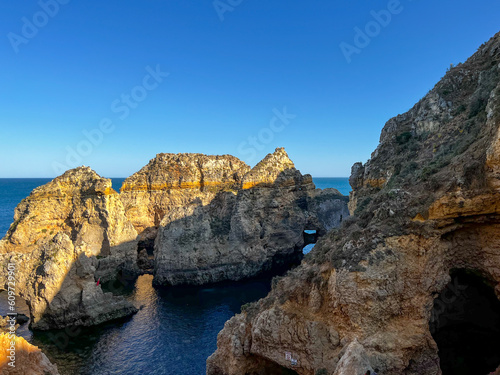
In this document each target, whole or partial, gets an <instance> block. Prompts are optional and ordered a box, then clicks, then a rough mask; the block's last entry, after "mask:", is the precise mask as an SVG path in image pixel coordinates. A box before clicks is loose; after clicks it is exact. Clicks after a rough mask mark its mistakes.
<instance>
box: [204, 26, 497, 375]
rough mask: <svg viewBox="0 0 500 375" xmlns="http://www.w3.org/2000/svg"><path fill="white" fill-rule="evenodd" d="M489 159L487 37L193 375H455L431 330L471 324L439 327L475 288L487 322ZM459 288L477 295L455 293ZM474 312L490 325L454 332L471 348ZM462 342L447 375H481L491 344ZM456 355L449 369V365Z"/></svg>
mask: <svg viewBox="0 0 500 375" xmlns="http://www.w3.org/2000/svg"><path fill="white" fill-rule="evenodd" d="M499 161H500V34H497V35H496V36H495V37H493V38H492V39H491V40H490V41H489V42H488V43H486V44H484V45H483V46H481V47H480V48H479V50H478V51H477V53H476V54H474V55H473V56H472V57H471V58H470V59H468V60H467V61H466V62H465V63H463V64H459V65H457V66H455V67H453V68H451V69H450V70H449V71H448V72H447V73H446V75H445V76H444V77H443V79H442V80H441V81H440V82H439V83H438V84H437V85H436V86H435V87H434V88H433V89H432V90H431V91H430V92H429V93H428V94H427V95H426V96H425V97H424V98H423V99H422V100H421V101H420V102H418V103H417V104H416V105H415V106H414V107H413V108H412V109H411V110H410V111H408V112H407V113H405V114H402V115H399V116H397V117H395V118H393V119H391V120H389V121H388V122H387V124H386V125H385V127H384V128H383V130H382V135H381V138H380V144H379V146H378V147H377V149H376V150H375V151H374V153H373V154H372V157H371V159H370V160H369V161H368V162H367V163H366V164H364V165H363V164H361V163H358V164H356V165H354V167H353V170H352V175H351V179H350V182H351V185H352V187H353V189H354V191H353V193H352V194H351V200H350V209H351V212H352V213H353V214H354V216H353V217H351V218H349V219H348V220H346V221H345V222H344V224H343V226H342V227H341V228H340V229H334V230H332V231H330V232H329V233H328V234H327V235H326V236H325V237H323V238H322V239H320V241H319V242H318V244H317V245H316V247H315V249H314V250H313V251H312V252H311V253H310V254H309V255H308V256H306V258H305V260H304V261H303V262H302V264H301V266H299V267H297V268H296V269H294V270H293V271H291V272H289V274H288V275H287V276H286V277H283V278H278V279H275V280H274V281H273V289H272V291H271V292H270V294H269V295H268V296H267V297H266V298H264V299H262V300H260V301H258V302H256V303H254V304H251V305H248V306H245V307H244V309H243V310H244V311H243V312H242V313H241V314H239V315H237V316H235V317H234V318H232V319H231V320H230V321H228V322H227V323H226V325H225V327H224V329H223V330H222V331H221V332H220V333H219V336H218V342H217V347H218V349H217V351H216V352H215V353H214V354H213V355H212V356H211V357H210V358H209V359H208V360H207V374H209V375H215V374H220V375H222V374H223V375H236V374H241V375H243V374H271V373H279V372H277V371H282V372H283V373H286V371H293V372H291V373H297V374H307V375H315V374H335V375H340V374H364V373H365V372H366V370H373V369H374V368H376V367H378V368H379V369H380V373H382V374H388V375H401V374H404V375H417V374H428V375H433V374H435V375H438V374H441V373H442V372H441V371H442V370H441V368H440V365H441V366H443V371H445V373H455V372H453V371H451V370H450V368H447V369H445V368H444V366H448V364H447V362H446V358H445V355H446V353H449V351H448V348H447V347H446V345H445V346H441V347H438V345H440V344H439V343H438V342H437V341H436V340H438V338H439V337H440V335H439V332H432V333H431V327H433V326H435V325H436V322H437V323H438V324H437V325H438V326H439V327H440V328H439V329H442V330H445V329H448V331H447V335H449V337H452V339H451V340H448V344H449V345H454V344H453V342H455V343H456V342H457V339H456V338H457V337H462V336H457V335H460V334H461V332H460V331H461V330H462V329H464V328H463V327H464V325H460V321H461V320H466V321H467V319H472V318H471V317H469V315H470V314H471V313H470V310H468V309H466V310H461V311H460V310H458V316H457V315H456V314H457V313H456V311H455V312H454V313H455V316H451V317H450V314H452V312H453V310H454V307H455V304H454V303H455V301H456V300H460V299H461V298H464V299H466V298H472V297H471V296H473V295H474V294H477V293H478V292H477V291H478V290H479V289H481V288H485V289H487V291H488V293H490V295H491V296H493V301H491V300H490V302H489V304H490V305H491V306H493V305H495V304H496V306H497V307H495V308H496V309H497V311H498V298H500V163H499ZM463 275H465V276H463ZM462 276H463V277H464V278H462ZM457 277H458V278H457ZM469 278H476V279H477V280H479V282H478V284H477V285H476V286H470V285H472V284H470V285H468V284H467V283H466V282H465V281H460V280H468V279H469ZM452 280H453V282H452V283H450V281H452ZM457 280H459V281H457ZM455 282H457V283H458V284H455ZM462 289H467V291H466V293H465V292H461V290H462ZM450 291H453V292H450ZM450 293H451V295H452V296H454V298H450V296H449V295H450ZM495 294H496V298H495ZM445 297H446V298H445ZM495 301H496V302H495ZM486 305H488V303H487V304H486ZM486 305H485V303H484V302H483V303H482V304H475V305H474V306H476V307H475V308H474V309H475V310H477V311H476V312H477V313H478V316H482V315H480V313H481V308H482V309H484V311H486V312H488V313H491V314H492V315H491V314H490V315H491V316H493V317H491V316H490V317H488V318H485V317H483V318H479V319H476V321H474V322H473V323H471V322H468V321H467V322H468V323H470V324H472V325H473V326H474V327H475V328H474V329H475V330H476V331H475V333H473V335H474V334H475V335H479V337H483V336H481V335H484V337H488V336H487V333H488V330H489V331H490V332H495V330H497V329H498V327H500V326H499V325H498V321H499V320H498V314H497V315H496V316H497V318H495V317H494V315H495V314H493V312H492V311H493V310H492V311H488V308H487V307H485V306H486ZM478 306H482V307H481V308H479V307H478ZM438 307H439V308H438ZM478 309H479V310H478ZM492 309H493V307H492ZM485 316H486V315H485ZM446 318H447V319H448V320H446ZM495 319H496V320H495ZM454 320H456V321H455V322H454ZM430 323H432V324H431V325H430ZM478 327H479V328H478ZM453 337H454V339H453ZM435 338H436V340H435ZM439 340H441V339H439ZM439 340H438V341H439ZM472 342H474V344H471V343H470V342H467V340H461V339H459V340H458V343H460V344H462V345H464V346H465V345H469V346H468V347H469V349H468V350H469V352H472V351H474V350H475V349H476V348H475V346H481V345H482V346H481V351H482V353H481V352H479V353H478V354H477V355H478V357H477V358H476V359H475V363H473V364H472V365H471V366H472V367H465V366H469V365H470V363H469V364H467V362H461V366H462V368H461V370H462V371H466V372H467V371H469V372H467V373H475V374H476V373H477V374H483V373H484V374H486V373H489V372H491V371H494V370H495V369H496V368H497V367H498V365H499V364H500V357H499V353H500V350H499V346H498V343H497V340H496V339H495V340H494V341H487V340H486V339H485V340H479V341H472ZM438 350H439V353H438ZM440 355H441V357H440ZM467 355H468V354H467V353H465V354H464V355H463V358H462V357H460V356H458V355H455V356H454V357H453V356H452V357H453V358H454V362H455V363H458V362H460V361H464V358H467ZM481 355H482V356H484V357H481ZM460 358H461V359H460ZM287 369H290V370H287Z"/></svg>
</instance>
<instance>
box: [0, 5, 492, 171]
mask: <svg viewBox="0 0 500 375" xmlns="http://www.w3.org/2000/svg"><path fill="white" fill-rule="evenodd" d="M0 28H1V32H0V57H1V60H0V61H1V62H0V64H1V69H0V103H1V104H0V140H1V147H0V177H53V176H56V175H57V174H59V173H60V172H61V170H62V169H66V168H70V167H74V166H76V165H82V164H84V165H88V166H91V167H92V168H94V169H95V170H96V171H97V172H98V173H100V174H101V175H103V176H106V177H121V176H128V175H130V174H132V173H134V172H135V171H137V170H139V169H140V168H141V167H142V166H143V165H145V164H146V163H147V162H148V161H149V160H150V159H151V158H153V157H154V156H155V155H156V154H157V153H160V152H174V153H177V152H201V153H207V154H232V155H235V156H237V157H240V158H241V159H242V160H244V161H246V162H247V163H249V164H250V165H252V166H253V165H255V164H256V163H257V162H258V161H259V160H260V159H261V158H262V157H264V156H265V155H266V154H267V153H268V152H272V151H273V150H274V149H275V148H276V147H279V146H284V147H285V148H286V150H287V151H288V154H289V155H290V157H291V158H292V160H293V161H294V162H295V164H296V166H297V167H298V168H299V169H300V170H301V171H302V172H303V173H310V174H312V175H313V176H316V177H320V176H348V175H349V173H350V167H351V165H352V164H353V163H354V162H356V161H363V162H364V161H366V160H367V159H368V158H369V156H370V153H371V152H372V151H373V150H374V149H375V147H376V146H377V144H378V139H379V134H380V130H381V129H382V127H383V125H384V123H385V122H386V121H387V120H388V119H389V118H391V117H393V116H395V115H397V114H399V113H403V112H405V111H406V110H408V109H409V108H411V107H412V106H413V104H414V103H415V102H416V101H418V100H419V99H420V98H421V97H422V96H424V95H425V94H426V93H427V91H428V90H429V89H431V88H432V86H433V85H434V84H435V83H436V82H437V81H438V80H439V79H440V78H441V77H442V76H443V75H444V73H445V71H446V69H447V68H448V67H449V65H450V63H454V64H456V63H458V62H462V61H464V60H465V59H466V58H467V57H468V56H470V55H471V54H472V53H474V52H475V51H476V50H477V48H478V47H479V46H480V45H481V44H482V43H483V42H485V41H487V40H488V39H489V38H490V37H491V36H493V35H494V34H495V33H496V32H498V31H500V2H499V1H492V0H477V1H475V2H471V1H470V0H469V1H465V0H455V1H451V0H443V1H431V0H413V1H411V0H401V1H397V0H389V1H387V0H370V1H360V0H310V1H298V0H288V1H283V0H279V1H278V0H251V1H250V0H242V1H241V0H216V1H213V0H147V1H146V0H141V1H138V0H134V1H132V0H130V1H128V0H127V1H123V0H121V1H118V0H106V1H96V0H86V1H77V0H59V1H57V0H42V1H39V2H37V1H28V0H27V1H2V4H1V12H0ZM356 28H357V29H356ZM360 31H361V32H362V33H363V34H364V36H361V34H360ZM167 73H168V74H167Z"/></svg>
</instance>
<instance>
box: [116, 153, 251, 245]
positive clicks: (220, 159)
mask: <svg viewBox="0 0 500 375" xmlns="http://www.w3.org/2000/svg"><path fill="white" fill-rule="evenodd" d="M249 170H250V167H249V166H248V165H247V164H245V163H244V162H242V161H241V160H239V159H238V158H236V157H234V156H231V155H222V156H220V155H203V154H158V155H156V157H155V158H154V159H152V160H151V161H150V162H149V163H148V164H147V165H146V166H145V167H144V168H142V169H141V170H140V171H139V172H137V173H134V174H133V175H132V176H130V177H129V178H127V179H126V180H125V181H124V182H123V185H122V187H121V189H120V191H121V194H120V197H121V200H122V202H123V205H124V206H125V210H126V216H127V217H128V218H129V220H130V221H131V222H132V224H133V225H134V227H135V228H136V229H137V231H138V232H139V233H143V232H144V231H146V233H145V234H144V238H145V239H147V238H153V240H154V237H155V235H156V228H157V227H158V225H159V224H160V221H161V220H162V219H163V217H164V216H165V215H166V214H167V213H168V212H170V211H172V210H174V209H183V210H184V211H185V216H187V215H189V214H190V213H191V212H192V211H193V210H194V209H195V208H196V207H199V206H201V205H206V204H208V203H209V202H210V201H211V200H212V199H213V198H214V197H215V195H216V194H217V193H218V192H221V191H231V190H235V189H237V188H238V187H239V186H240V184H241V180H242V178H243V176H244V175H245V173H246V172H248V171H249ZM148 229H149V230H148ZM151 231H152V232H153V235H152V236H151V235H149V237H148V234H149V232H151Z"/></svg>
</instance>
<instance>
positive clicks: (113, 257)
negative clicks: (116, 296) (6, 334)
mask: <svg viewBox="0 0 500 375" xmlns="http://www.w3.org/2000/svg"><path fill="white" fill-rule="evenodd" d="M57 233H65V234H66V235H67V236H68V237H69V238H70V239H71V241H72V243H73V245H74V247H75V251H76V252H77V253H83V254H85V255H86V256H87V257H92V259H93V263H94V266H95V268H96V270H97V273H96V277H101V278H102V281H104V280H105V279H110V278H112V277H113V276H114V274H115V273H116V272H117V271H119V270H124V271H128V272H132V273H136V272H137V269H136V258H137V241H136V237H137V232H136V231H135V229H134V228H133V226H132V225H131V223H130V222H129V221H128V220H127V218H126V217H125V211H124V208H123V205H122V203H121V201H120V197H119V194H118V193H117V192H115V191H114V190H113V189H112V188H111V180H110V179H107V178H102V177H100V176H99V175H98V174H97V173H95V172H94V171H93V170H92V169H90V168H88V167H79V168H75V169H72V170H69V171H67V172H65V173H64V174H63V175H61V176H59V177H57V178H55V179H54V180H52V181H51V182H49V183H47V184H45V185H43V186H40V187H38V188H36V189H34V190H33V191H32V192H31V194H30V195H29V196H28V197H27V198H25V199H23V200H22V201H21V203H19V205H18V206H17V207H16V210H15V213H14V222H13V223H12V225H11V226H10V228H9V231H8V232H7V234H6V236H5V237H4V238H3V239H2V241H1V242H0V253H16V252H17V253H31V252H33V251H34V250H35V249H37V248H40V247H41V246H42V245H43V244H44V243H46V242H48V241H51V240H52V238H53V237H54V236H55V235H56V234H57Z"/></svg>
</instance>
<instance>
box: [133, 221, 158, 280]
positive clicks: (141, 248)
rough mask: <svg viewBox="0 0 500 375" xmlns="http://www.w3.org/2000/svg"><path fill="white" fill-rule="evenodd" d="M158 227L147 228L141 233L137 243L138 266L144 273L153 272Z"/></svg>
mask: <svg viewBox="0 0 500 375" xmlns="http://www.w3.org/2000/svg"><path fill="white" fill-rule="evenodd" d="M157 232H158V228H156V227H149V228H146V229H145V230H144V231H143V232H142V233H141V234H140V235H139V241H138V243H137V266H138V267H139V269H140V270H141V272H142V273H144V274H151V275H152V274H153V269H154V247H155V239H156V235H157Z"/></svg>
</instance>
